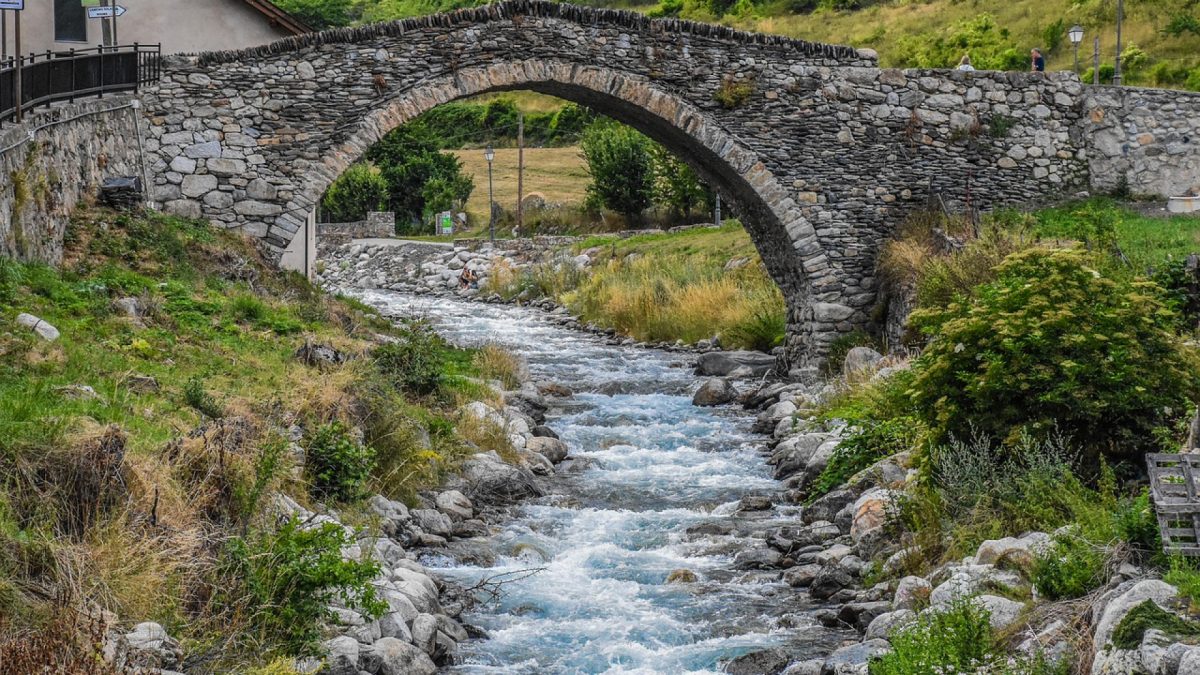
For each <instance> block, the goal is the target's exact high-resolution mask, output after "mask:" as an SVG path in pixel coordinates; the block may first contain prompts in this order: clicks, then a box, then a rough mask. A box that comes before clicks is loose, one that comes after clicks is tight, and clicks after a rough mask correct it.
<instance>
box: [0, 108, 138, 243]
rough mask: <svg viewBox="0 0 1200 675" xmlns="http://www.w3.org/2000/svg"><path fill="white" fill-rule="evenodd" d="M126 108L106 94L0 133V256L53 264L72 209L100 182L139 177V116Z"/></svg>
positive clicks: (40, 114)
mask: <svg viewBox="0 0 1200 675" xmlns="http://www.w3.org/2000/svg"><path fill="white" fill-rule="evenodd" d="M132 104H133V99H132V98H131V97H127V96H110V97H106V98H104V99H100V100H95V99H92V100H88V101H84V102H81V103H76V104H72V105H63V106H56V107H55V108H52V109H50V110H42V111H40V112H38V113H35V114H33V115H30V116H29V117H27V118H26V121H25V123H24V124H22V125H20V126H13V125H9V126H6V127H5V128H4V129H3V130H2V131H0V176H3V178H4V179H3V180H0V255H3V256H8V257H15V258H19V259H22V260H40V261H43V262H47V263H51V264H56V263H58V262H59V261H60V260H61V259H62V238H63V233H64V232H65V230H66V226H67V223H68V222H69V219H70V214H71V211H72V210H73V209H74V208H75V206H76V205H77V204H78V203H79V202H80V201H85V200H87V199H90V198H92V197H94V196H95V194H96V192H97V190H98V188H99V186H100V183H101V182H102V181H103V180H104V179H105V178H108V177H111V176H140V175H141V173H142V166H143V165H142V158H141V154H140V152H139V150H138V141H137V125H138V124H139V123H142V119H143V118H142V114H141V111H140V110H138V109H136V108H134V107H133V105H132ZM39 128H40V129H39ZM31 131H32V132H33V139H32V140H30V139H29V134H30V132H31Z"/></svg>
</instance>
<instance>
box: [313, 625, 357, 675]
mask: <svg viewBox="0 0 1200 675" xmlns="http://www.w3.org/2000/svg"><path fill="white" fill-rule="evenodd" d="M322 648H323V650H324V652H325V669H324V671H323V672H325V673H328V674H329V675H358V656H359V650H360V649H361V647H360V646H359V644H358V640H355V639H354V638H352V637H349V636H347V635H340V636H338V637H335V638H333V639H332V640H327V641H326V642H325V643H324V644H323V645H322Z"/></svg>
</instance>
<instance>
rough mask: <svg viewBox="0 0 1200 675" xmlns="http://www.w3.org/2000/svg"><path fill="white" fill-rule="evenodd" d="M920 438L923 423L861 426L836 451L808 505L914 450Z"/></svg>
mask: <svg viewBox="0 0 1200 675" xmlns="http://www.w3.org/2000/svg"><path fill="white" fill-rule="evenodd" d="M920 434H921V423H920V422H918V421H916V420H914V419H912V418H910V417H898V418H895V419H889V420H883V421H870V422H866V423H863V424H861V425H860V426H858V427H856V428H855V429H854V430H853V431H851V432H850V433H849V434H847V435H846V436H845V437H844V438H843V439H842V442H841V443H839V444H838V447H837V449H836V450H834V451H833V456H832V457H830V458H829V464H827V465H826V466H825V469H824V470H823V471H821V475H820V476H818V477H817V481H816V483H815V484H814V485H813V487H812V490H811V491H810V492H809V493H808V501H809V502H812V501H814V500H816V499H817V498H818V497H820V496H822V495H825V494H828V493H829V491H830V490H833V489H834V488H836V487H838V486H839V485H842V484H843V483H845V482H846V481H847V480H849V479H850V478H851V477H852V476H854V474H856V473H858V472H859V471H862V470H864V469H866V468H868V467H870V466H871V465H872V464H874V463H875V462H878V461H879V460H881V459H883V458H885V457H891V456H892V455H895V454H897V453H901V452H905V451H907V450H910V449H912V447H913V446H914V445H915V444H916V442H917V439H918V438H919V437H920Z"/></svg>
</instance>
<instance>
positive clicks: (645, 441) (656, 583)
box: [362, 292, 837, 675]
mask: <svg viewBox="0 0 1200 675" xmlns="http://www.w3.org/2000/svg"><path fill="white" fill-rule="evenodd" d="M362 299H363V300H364V301H366V302H368V303H371V304H374V305H377V306H379V307H380V308H382V309H384V310H385V311H386V312H389V313H392V314H399V315H411V314H414V313H415V314H418V315H422V316H425V317H427V318H429V319H430V320H432V321H433V322H434V323H435V325H436V326H437V328H438V330H439V332H441V333H442V334H443V335H445V336H446V337H447V338H449V339H450V340H452V341H454V342H456V343H459V344H464V345H478V344H483V343H487V342H492V343H497V344H501V345H504V346H506V347H508V348H510V349H512V350H513V351H516V352H519V353H521V354H522V355H524V356H525V358H526V359H528V361H529V365H530V370H531V372H532V373H533V375H534V377H535V379H545V380H549V381H553V382H556V383H559V384H563V385H566V386H567V387H570V388H571V389H572V390H573V391H574V392H575V396H573V397H572V398H571V399H569V400H568V401H566V402H565V403H562V404H559V407H557V408H555V409H553V410H552V411H551V412H550V414H549V415H548V420H547V424H548V425H549V426H550V427H552V428H553V429H555V430H556V431H557V432H558V433H559V434H560V435H561V436H562V439H563V440H564V441H565V442H566V443H567V444H568V446H569V447H570V450H571V457H573V458H575V463H576V465H577V466H576V467H575V468H569V469H568V468H566V465H563V467H560V471H559V475H558V477H557V478H556V479H555V482H554V486H555V492H556V494H555V495H552V496H549V497H546V498H544V499H541V500H537V501H535V502H533V503H528V504H525V505H522V506H520V507H518V508H517V509H516V510H515V514H514V515H515V518H514V519H513V520H512V521H511V522H510V523H509V524H508V525H507V526H506V527H504V528H503V531H501V532H500V533H498V534H497V535H495V536H494V537H492V539H491V541H490V546H491V548H492V550H493V551H494V552H495V554H496V563H495V565H494V566H492V567H487V568H480V567H463V566H454V565H453V563H451V562H450V561H448V560H444V559H443V560H441V561H439V560H438V559H437V558H432V559H430V560H427V561H426V564H428V565H431V566H437V565H438V564H439V562H440V564H441V565H444V567H443V568H442V569H439V570H437V571H438V572H439V573H440V574H442V575H443V576H445V577H448V578H453V579H455V580H457V581H460V582H462V583H464V584H465V585H468V586H469V585H473V584H474V583H476V582H477V581H479V580H480V579H483V578H488V577H493V576H495V575H498V574H504V573H519V572H521V571H523V570H530V569H540V570H541V571H539V572H537V573H536V574H533V575H531V576H528V578H525V579H523V580H521V581H517V582H514V583H512V584H507V585H505V586H504V589H503V590H504V595H503V596H502V597H501V598H500V599H499V600H498V601H495V602H490V603H487V604H484V605H481V606H479V607H476V608H474V609H473V610H471V611H469V612H468V613H466V614H465V615H464V619H465V620H466V621H467V622H469V623H472V624H474V625H477V626H479V627H481V628H483V629H484V630H485V631H487V633H488V636H489V637H488V638H487V639H483V640H476V641H471V642H468V643H464V644H463V645H460V650H461V660H462V661H463V662H462V663H461V664H460V665H457V666H454V667H452V668H450V669H448V672H452V673H462V674H473V675H474V674H483V673H488V674H492V673H506V674H518V673H519V674H534V673H539V674H540V673H554V674H558V673H563V674H567V673H571V674H576V673H578V674H584V673H587V674H591V673H671V674H678V673H713V672H720V667H721V664H722V663H723V662H725V661H727V660H728V659H730V658H733V657H736V656H738V655H740V654H744V653H746V652H750V651H757V650H759V649H762V648H765V647H772V646H781V645H786V646H790V647H792V648H794V649H796V651H797V653H798V654H803V653H820V652H824V653H828V652H829V651H831V650H832V648H833V647H834V646H836V642H837V635H836V634H835V633H829V632H827V631H823V630H821V629H817V628H814V627H813V626H812V625H811V620H810V619H808V617H807V616H806V615H805V611H806V610H808V609H810V608H809V607H808V605H807V601H806V598H805V596H804V595H803V594H801V593H798V592H795V591H793V590H792V589H790V588H788V587H787V586H786V585H785V584H782V583H780V582H779V581H778V578H777V577H778V574H776V573H746V572H739V571H734V570H733V569H732V567H733V564H732V563H733V555H734V554H735V553H736V552H737V551H738V550H740V549H741V548H743V547H744V546H746V545H751V544H752V545H757V546H761V545H762V544H761V541H760V540H754V541H751V540H749V539H747V538H746V536H747V535H748V534H749V533H750V532H752V531H756V530H757V531H760V532H761V531H762V530H764V529H766V528H768V527H770V526H771V522H770V521H766V520H761V518H776V519H779V518H783V519H787V521H786V522H791V520H792V519H794V518H795V516H796V512H795V511H794V510H792V511H788V510H786V509H785V510H784V511H783V513H775V512H772V513H771V514H768V515H765V516H764V515H759V516H757V517H758V518H760V520H754V519H753V518H745V517H741V516H738V515H737V514H736V513H735V505H736V502H737V500H738V499H740V498H741V497H742V496H745V495H747V494H768V495H773V494H775V493H777V492H778V491H779V484H778V483H777V482H776V481H774V480H772V479H771V477H770V471H769V467H767V466H766V465H765V464H764V457H763V455H762V454H761V449H762V444H763V439H762V438H760V437H756V436H754V435H753V434H751V433H750V431H749V428H750V426H751V423H752V421H753V418H752V417H750V416H749V415H747V414H746V413H744V412H742V411H740V410H731V409H712V408H697V407H694V406H692V404H691V392H692V390H693V389H694V387H695V385H696V382H695V377H694V376H693V375H692V373H691V369H690V368H688V367H686V366H687V365H688V364H687V363H686V362H687V361H688V360H689V358H688V357H687V356H685V355H680V354H672V353H666V352H658V351H652V350H645V349H634V348H623V347H616V346H610V345H606V344H605V343H604V342H603V341H602V340H600V339H598V338H595V337H593V336H590V335H585V334H582V333H578V332H574V331H568V330H565V329H561V328H559V327H557V326H554V325H552V324H551V323H550V322H549V321H547V320H546V318H545V317H544V315H542V314H541V313H539V312H536V311H533V310H524V309H520V308H514V307H508V306H495V305H482V304H472V303H460V302H457V301H451V300H446V299H442V298H436V299H435V298H415V297H412V296H406V295H400V294H394V293H383V292H367V293H364V294H363V297H362ZM600 392H605V393H600ZM612 392H617V393H612ZM782 522H784V521H780V522H776V523H775V524H776V525H778V524H781V523H782ZM699 525H708V526H709V527H708V528H706V530H707V531H714V530H715V531H718V532H724V531H732V532H731V533H730V534H717V535H695V534H689V533H688V531H687V530H688V528H690V527H693V526H699ZM678 569H687V570H691V571H692V572H694V573H695V574H696V575H697V576H698V577H699V581H698V582H697V583H693V584H667V583H666V578H667V576H668V575H669V574H670V573H671V572H672V571H673V570H678ZM784 614H790V615H791V616H790V617H788V618H787V619H785V620H783V621H780V620H779V617H780V616H782V615H784Z"/></svg>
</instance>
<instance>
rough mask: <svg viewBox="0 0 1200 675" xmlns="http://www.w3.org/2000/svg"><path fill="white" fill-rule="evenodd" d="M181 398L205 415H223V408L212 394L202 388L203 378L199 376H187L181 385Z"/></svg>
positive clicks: (218, 416) (213, 416)
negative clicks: (186, 379)
mask: <svg viewBox="0 0 1200 675" xmlns="http://www.w3.org/2000/svg"><path fill="white" fill-rule="evenodd" d="M183 400H184V402H185V403H187V404H188V405H189V406H191V407H192V408H194V409H195V410H196V412H199V413H201V414H203V415H207V416H208V417H211V418H213V419H217V418H220V417H223V416H224V415H225V410H224V409H223V408H222V407H221V404H219V403H217V400H216V399H215V398H213V395H212V394H210V393H208V391H207V390H205V388H204V379H203V378H201V377H199V376H194V377H191V378H188V381H187V382H186V383H184V385H183Z"/></svg>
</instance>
